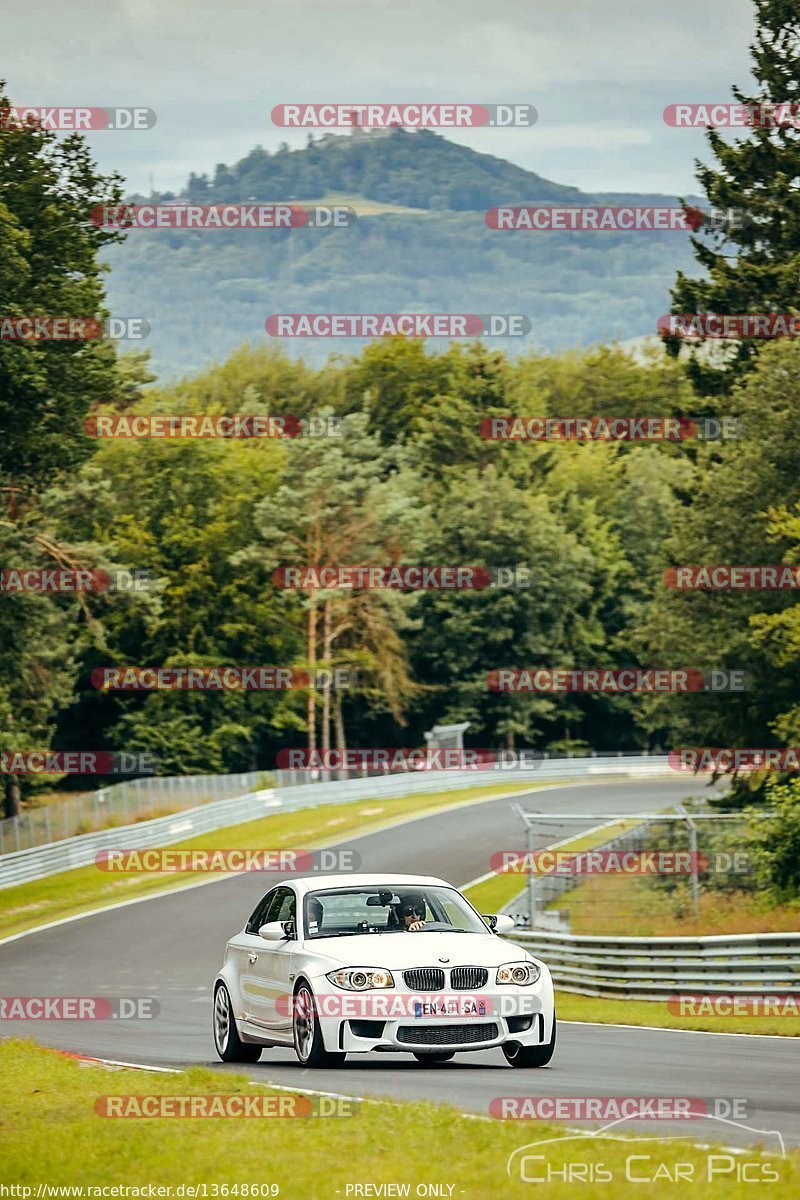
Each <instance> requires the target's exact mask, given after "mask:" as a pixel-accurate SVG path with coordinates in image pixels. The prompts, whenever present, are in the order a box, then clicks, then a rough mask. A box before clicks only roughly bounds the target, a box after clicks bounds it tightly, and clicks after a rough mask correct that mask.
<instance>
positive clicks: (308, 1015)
mask: <svg viewBox="0 0 800 1200" xmlns="http://www.w3.org/2000/svg"><path fill="white" fill-rule="evenodd" d="M292 1036H293V1039H294V1052H295V1054H296V1055H297V1057H298V1059H299V1060H300V1063H301V1065H302V1066H304V1067H340V1066H341V1065H342V1063H343V1062H344V1060H345V1055H344V1054H342V1053H341V1052H338V1051H337V1052H332V1051H330V1050H326V1049H325V1043H324V1042H323V1040H322V1030H321V1028H320V1024H319V1014H318V1012H317V1005H316V1001H315V1000H314V993H313V992H312V991H311V988H310V986H309V984H307V983H305V982H302V983H300V984H299V985H298V987H297V988H296V990H295V993H294V1004H293V1005H292Z"/></svg>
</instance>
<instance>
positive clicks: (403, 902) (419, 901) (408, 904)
mask: <svg viewBox="0 0 800 1200" xmlns="http://www.w3.org/2000/svg"><path fill="white" fill-rule="evenodd" d="M409 908H413V909H414V910H415V912H417V913H419V915H420V917H424V916H425V898H424V897H423V896H421V895H420V894H419V892H405V893H403V894H401V895H400V903H399V904H398V906H397V915H398V917H399V918H400V923H401V924H402V923H403V918H404V917H405V915H406V910H407V909H409Z"/></svg>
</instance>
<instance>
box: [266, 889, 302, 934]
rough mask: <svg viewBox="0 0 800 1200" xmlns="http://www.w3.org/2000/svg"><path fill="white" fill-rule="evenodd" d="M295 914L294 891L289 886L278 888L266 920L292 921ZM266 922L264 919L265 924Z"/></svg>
mask: <svg viewBox="0 0 800 1200" xmlns="http://www.w3.org/2000/svg"><path fill="white" fill-rule="evenodd" d="M294 916H295V898H294V892H293V891H292V889H291V888H288V887H279V888H276V890H275V893H274V896H273V899H272V903H271V904H270V906H269V910H268V912H267V916H266V921H268V922H269V921H291V920H292V919H293V918H294ZM264 923H265V922H264V921H262V922H261V924H262V925H263V924H264Z"/></svg>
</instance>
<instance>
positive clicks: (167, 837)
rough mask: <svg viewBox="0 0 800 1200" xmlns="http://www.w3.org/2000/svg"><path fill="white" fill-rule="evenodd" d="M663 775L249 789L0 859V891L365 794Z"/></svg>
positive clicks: (552, 762)
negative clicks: (115, 855)
mask: <svg viewBox="0 0 800 1200" xmlns="http://www.w3.org/2000/svg"><path fill="white" fill-rule="evenodd" d="M665 772H669V768H668V765H667V759H666V757H656V756H647V755H629V756H618V755H614V756H611V755H609V756H603V757H599V756H598V757H591V758H562V759H546V760H544V761H542V762H541V763H538V764H537V765H536V766H535V767H525V768H515V769H513V770H492V769H489V770H484V771H420V772H418V773H414V774H401V775H387V776H382V777H372V778H369V779H349V780H345V781H342V782H331V783H308V784H300V785H298V786H297V787H289V788H275V789H273V788H268V789H264V790H262V791H258V792H249V793H247V794H246V795H243V796H237V797H235V798H233V799H230V800H221V801H219V802H216V803H211V804H204V805H201V806H200V807H198V808H190V809H186V810H185V811H183V812H180V813H173V814H172V815H170V816H167V817H156V818H155V819H154V820H151V821H140V822H139V823H138V824H135V825H124V826H121V827H118V828H114V829H103V830H100V831H99V832H98V833H87V834H82V835H80V836H78V837H72V838H64V839H63V840H62V841H59V842H52V843H50V844H49V845H45V846H36V847H33V848H32V849H29V850H20V851H15V852H13V853H11V854H4V855H0V888H7V887H12V886H13V885H14V884H17V883H29V882H31V881H33V880H35V879H44V878H45V877H46V876H48V875H55V874H57V873H58V872H59V871H69V870H72V869H74V868H75V867H85V866H90V865H91V864H92V863H93V862H94V861H95V858H96V856H97V854H98V853H99V851H101V850H110V849H142V850H143V849H147V848H149V847H151V846H168V845H170V844H171V843H173V842H179V841H184V840H186V839H188V838H191V837H197V836H198V835H200V834H202V833H209V832H210V831H211V830H214V829H223V828H225V827H226V826H228V825H239V824H241V823H242V822H243V821H252V820H256V819H257V818H258V817H264V816H268V815H270V814H272V813H276V812H292V811H295V810H296V809H301V808H315V807H317V806H321V805H327V804H346V803H347V802H348V801H351V800H361V799H366V798H368V797H375V798H376V799H379V798H381V797H387V798H388V797H391V796H411V795H414V794H415V793H417V792H441V791H448V790H455V789H457V788H467V787H485V786H487V785H490V784H494V783H501V782H509V783H511V782H516V780H517V779H518V780H519V786H520V788H524V787H525V786H526V784H529V783H543V782H546V781H548V780H558V779H574V778H586V779H587V780H588V779H591V778H593V777H594V776H596V775H609V774H612V775H630V776H634V777H639V776H646V775H651V774H663V773H665Z"/></svg>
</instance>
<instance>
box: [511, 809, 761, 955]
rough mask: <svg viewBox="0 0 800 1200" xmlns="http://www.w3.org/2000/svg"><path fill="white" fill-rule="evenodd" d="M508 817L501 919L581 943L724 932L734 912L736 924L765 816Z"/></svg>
mask: <svg viewBox="0 0 800 1200" xmlns="http://www.w3.org/2000/svg"><path fill="white" fill-rule="evenodd" d="M517 811H518V812H519V815H520V817H521V818H522V820H523V823H524V827H525V840H526V849H525V851H524V860H521V861H520V863H519V865H518V866H517V867H516V868H515V869H520V867H521V869H522V870H521V874H522V876H524V878H521V879H520V893H519V894H518V895H517V896H516V897H515V898H514V900H513V901H511V903H509V904H508V905H506V909H505V911H507V912H509V913H510V914H511V915H512V916H514V918H515V920H516V921H517V924H518V925H519V926H520V927H526V928H534V929H541V930H552V931H553V932H555V933H571V934H577V935H583V934H585V935H589V936H598V935H603V936H605V935H619V936H622V935H626V934H639V933H642V934H644V935H647V936H658V935H660V934H664V935H669V934H671V933H674V932H675V930H676V929H677V928H679V927H681V926H684V927H687V928H689V927H691V928H693V927H694V926H695V925H696V926H697V927H698V928H700V927H701V926H702V927H705V928H708V927H709V926H715V925H717V924H719V925H720V926H725V924H726V923H727V921H728V920H729V919H730V916H731V914H732V913H733V910H734V909H738V910H739V911H738V914H737V915H738V917H739V919H740V920H741V910H742V907H743V905H742V900H743V898H745V897H743V894H749V895H750V899H752V895H753V894H754V893H756V892H757V891H758V890H759V887H758V851H757V843H758V833H757V830H758V825H759V824H760V822H761V820H762V819H763V818H765V817H769V816H771V815H772V814H771V813H769V812H767V811H762V812H759V813H753V812H749V813H743V812H715V811H711V810H709V809H708V808H706V807H704V806H703V805H700V804H698V805H692V806H687V807H686V808H684V807H683V806H681V808H680V809H679V810H677V811H675V810H673V811H671V812H665V813H642V814H634V815H627V814H620V815H619V816H618V817H616V818H614V819H613V820H609V817H608V816H605V817H601V816H600V815H598V816H596V817H593V816H592V815H591V814H587V813H575V814H569V813H559V814H557V815H555V814H554V815H546V814H536V813H530V812H523V811H522V810H521V809H518V810H517ZM570 825H572V832H569V827H570ZM579 831H580V832H579ZM521 853H522V852H521ZM744 907H751V905H750V904H749V903H747V904H745V905H744ZM757 926H758V921H757V919H756V920H755V924H754V927H753V930H754V931H755V930H756V928H757ZM742 932H748V930H742Z"/></svg>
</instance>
